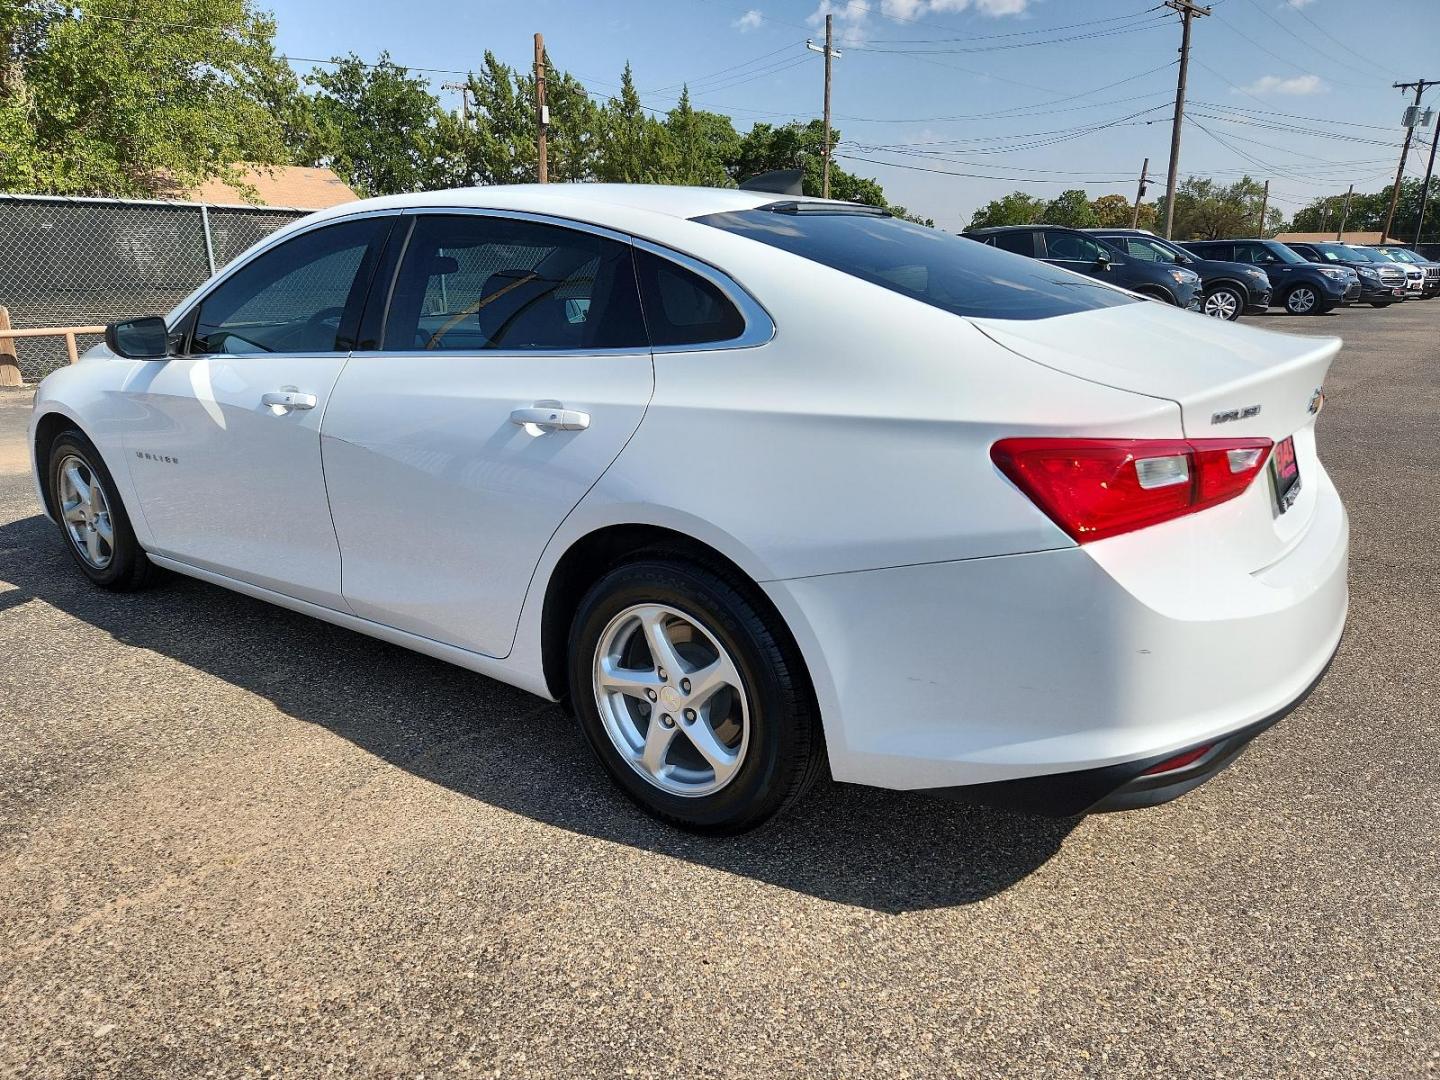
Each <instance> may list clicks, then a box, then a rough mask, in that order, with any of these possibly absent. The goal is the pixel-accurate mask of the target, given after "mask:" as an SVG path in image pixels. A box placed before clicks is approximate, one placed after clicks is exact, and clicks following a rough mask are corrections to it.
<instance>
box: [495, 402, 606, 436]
mask: <svg viewBox="0 0 1440 1080" xmlns="http://www.w3.org/2000/svg"><path fill="white" fill-rule="evenodd" d="M510 422H511V423H512V424H518V425H519V426H520V427H533V428H538V429H539V430H541V431H584V430H585V429H586V428H588V427H589V426H590V414H589V413H587V412H580V411H579V410H577V409H562V408H560V407H559V406H558V405H556V406H549V405H536V406H535V407H534V408H533V409H516V410H515V411H514V412H512V413H511V414H510Z"/></svg>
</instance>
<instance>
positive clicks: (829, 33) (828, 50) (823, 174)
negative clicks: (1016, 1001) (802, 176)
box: [805, 15, 840, 199]
mask: <svg viewBox="0 0 1440 1080" xmlns="http://www.w3.org/2000/svg"><path fill="white" fill-rule="evenodd" d="M834 22H835V17H834V16H833V15H826V16H825V47H824V48H823V49H822V48H819V47H818V46H817V45H816V44H815V43H814V42H813V41H807V42H805V47H806V48H807V49H809V50H810V51H811V52H818V53H824V54H825V151H824V156H823V157H822V159H821V161H820V196H821V198H824V199H828V198H829V197H830V61H831V60H835V59H838V58H839V56H840V50H839V49H837V48H835V44H834V43H835V36H834V32H835V27H834Z"/></svg>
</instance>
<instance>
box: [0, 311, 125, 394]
mask: <svg viewBox="0 0 1440 1080" xmlns="http://www.w3.org/2000/svg"><path fill="white" fill-rule="evenodd" d="M104 332H105V327H103V326H45V327H27V328H26V329H24V330H14V329H12V328H11V326H10V311H9V309H8V308H5V307H0V386H20V385H22V380H21V378H20V360H19V358H18V357H17V356H16V355H15V339H16V338H36V337H63V338H64V339H65V349H66V351H67V352H69V354H70V363H72V364H73V363H75V361H77V360H79V359H80V350H79V348H78V347H77V346H76V344H75V335H76V334H103V333H104Z"/></svg>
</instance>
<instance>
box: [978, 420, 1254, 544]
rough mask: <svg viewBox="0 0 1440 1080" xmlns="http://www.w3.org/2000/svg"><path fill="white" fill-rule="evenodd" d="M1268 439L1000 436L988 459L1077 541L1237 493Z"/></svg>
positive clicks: (1154, 520)
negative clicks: (1016, 437) (1000, 438)
mask: <svg viewBox="0 0 1440 1080" xmlns="http://www.w3.org/2000/svg"><path fill="white" fill-rule="evenodd" d="M1272 445H1273V444H1272V443H1271V441H1270V440H1269V439H1002V440H1000V441H999V442H997V443H996V444H995V445H994V446H992V447H991V448H990V459H991V460H992V461H994V462H995V464H996V466H997V467H998V468H999V469H1000V471H1001V472H1003V473H1004V474H1005V475H1006V476H1008V477H1009V478H1010V479H1011V480H1012V481H1013V482H1014V484H1015V486H1016V487H1018V488H1019V489H1020V490H1021V491H1023V492H1024V493H1025V494H1026V495H1028V496H1029V497H1030V499H1031V501H1032V502H1034V503H1035V505H1036V506H1038V507H1039V508H1040V509H1041V510H1043V511H1045V513H1046V514H1047V515H1049V517H1050V518H1051V520H1053V521H1054V522H1055V524H1057V525H1059V526H1060V528H1062V529H1064V530H1065V531H1066V532H1067V533H1069V534H1070V536H1072V537H1073V538H1074V539H1075V540H1076V541H1078V542H1079V543H1082V544H1085V543H1089V542H1090V541H1092V540H1103V539H1105V538H1106V537H1108V536H1118V535H1119V534H1121V533H1127V532H1133V531H1134V530H1136V529H1143V528H1146V527H1147V526H1150V525H1157V524H1159V523H1160V522H1162V521H1169V520H1171V519H1172V518H1177V517H1182V516H1184V515H1185V514H1193V513H1194V512H1195V511H1196V510H1202V509H1204V508H1205V507H1207V506H1214V505H1216V504H1217V503H1222V502H1225V501H1226V500H1227V499H1233V498H1234V497H1235V496H1236V495H1239V494H1240V493H1241V492H1242V491H1244V490H1245V489H1246V488H1247V487H1249V486H1250V482H1251V481H1252V480H1254V479H1255V477H1256V476H1257V475H1258V474H1259V472H1260V470H1261V468H1263V467H1264V465H1265V461H1266V459H1267V458H1268V456H1269V454H1270V448H1271V446H1272Z"/></svg>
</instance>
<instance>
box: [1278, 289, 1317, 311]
mask: <svg viewBox="0 0 1440 1080" xmlns="http://www.w3.org/2000/svg"><path fill="white" fill-rule="evenodd" d="M1319 299H1320V298H1319V297H1318V296H1316V295H1315V290H1314V289H1312V288H1311V287H1310V286H1309V285H1297V286H1295V288H1293V289H1291V290H1290V295H1289V296H1287V297H1285V310H1286V311H1288V312H1290V314H1291V315H1309V314H1311V313H1312V312H1313V311H1314V310H1315V307H1316V305H1317V304H1318V303H1319Z"/></svg>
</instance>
